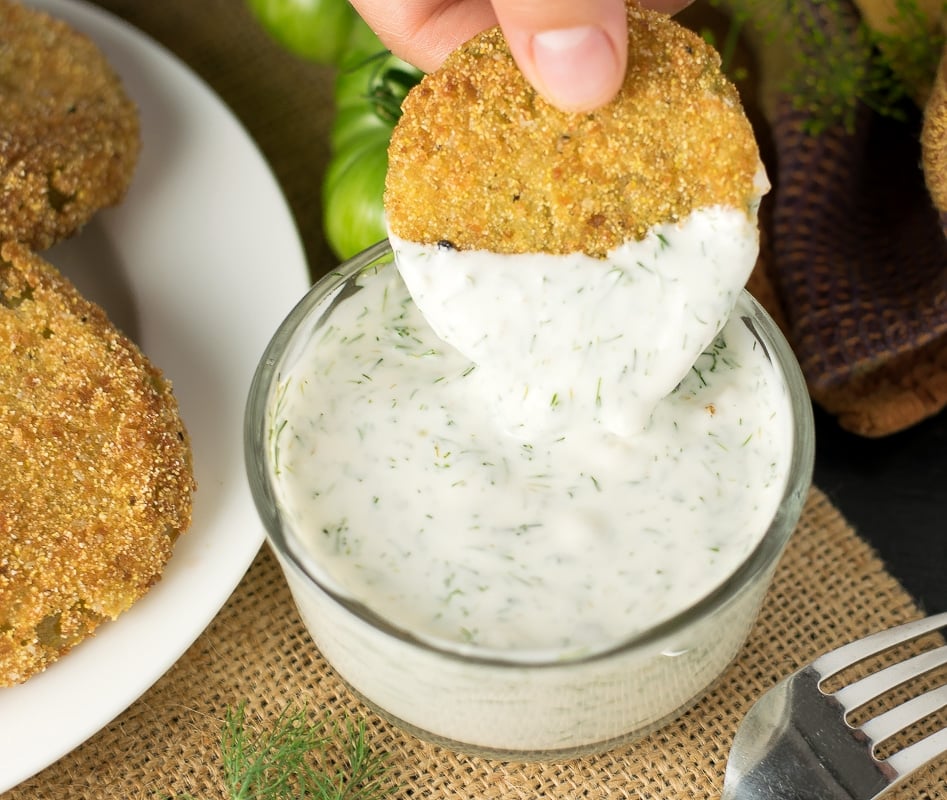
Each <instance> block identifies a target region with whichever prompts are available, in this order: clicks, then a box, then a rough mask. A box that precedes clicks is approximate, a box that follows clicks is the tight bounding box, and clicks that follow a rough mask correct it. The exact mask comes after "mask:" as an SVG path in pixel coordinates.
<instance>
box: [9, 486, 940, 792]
mask: <svg viewBox="0 0 947 800" xmlns="http://www.w3.org/2000/svg"><path fill="white" fill-rule="evenodd" d="M919 615H920V611H919V609H918V608H917V607H916V606H915V605H914V603H913V602H912V600H911V598H910V597H909V596H908V595H907V594H906V593H905V592H904V590H903V589H902V588H901V587H900V585H899V584H898V583H897V582H896V581H895V580H894V579H893V578H892V577H891V576H890V575H889V574H888V573H887V572H886V571H885V569H884V566H883V564H882V563H881V562H880V561H879V560H878V558H877V557H876V556H875V554H874V553H873V552H872V551H871V550H870V548H869V547H868V546H867V545H866V544H865V543H864V541H863V540H862V539H860V538H859V537H858V536H857V535H856V534H855V532H854V531H853V530H852V529H851V527H850V526H849V525H848V524H847V523H846V522H845V520H844V519H843V518H842V517H841V515H840V514H839V513H838V511H837V510H836V509H835V508H834V506H833V505H832V504H831V503H830V502H829V501H828V500H827V499H826V498H825V496H824V495H822V494H821V493H820V492H819V491H818V490H813V492H812V494H811V496H810V498H809V501H808V503H807V505H806V508H805V511H804V513H803V517H802V520H801V522H800V525H799V527H798V529H797V531H796V532H795V533H794V535H793V538H792V540H791V542H790V545H789V547H788V548H787V551H786V553H785V555H784V557H783V559H782V561H781V562H780V566H779V568H778V570H777V574H776V577H775V580H774V583H773V586H772V588H771V591H770V592H769V594H768V596H767V599H766V601H765V603H764V607H763V609H762V612H761V615H760V617H759V620H758V622H757V624H756V626H755V628H754V629H753V631H752V633H751V635H750V638H749V640H748V642H747V644H746V646H745V648H744V649H743V651H742V652H741V653H740V655H739V656H738V658H737V659H736V661H735V662H734V663H733V664H732V665H731V666H730V668H729V669H728V670H727V671H726V673H725V674H724V675H723V676H722V678H721V679H720V680H719V681H718V682H717V684H716V685H715V687H714V688H713V689H712V691H711V692H710V693H709V694H708V695H706V696H705V697H704V698H703V699H702V700H701V701H700V702H698V704H697V705H696V706H694V707H693V708H692V709H691V710H690V711H689V712H687V713H686V714H685V715H684V716H683V717H681V718H680V719H679V720H677V721H676V722H673V723H671V724H669V725H667V726H666V727H664V728H663V729H661V730H659V731H657V732H655V733H654V734H652V735H650V736H648V737H647V738H645V739H643V740H640V741H638V742H636V743H633V744H630V745H626V746H623V747H620V748H618V749H617V750H615V751H613V752H610V753H608V754H606V755H601V756H594V757H587V758H582V759H576V760H572V761H567V762H564V763H546V764H510V763H502V762H494V761H490V760H485V759H481V758H471V757H465V756H462V755H457V754H455V753H452V752H450V751H448V750H445V749H442V748H440V747H436V746H433V745H429V744H425V743H423V742H421V741H419V740H418V739H415V738H413V737H411V736H410V735H407V734H404V733H401V732H400V731H398V730H397V729H395V728H393V727H391V726H390V725H389V724H388V723H386V722H385V721H383V720H382V719H380V718H379V717H377V716H376V715H374V714H373V713H372V712H370V711H369V710H367V709H366V708H365V707H364V706H362V705H361V704H360V702H359V701H358V700H356V699H355V698H354V697H353V696H352V695H351V694H350V693H349V692H348V690H347V689H346V688H345V686H344V685H343V684H342V683H341V682H340V681H339V680H338V679H337V678H336V676H335V675H334V673H333V671H332V669H331V668H330V667H329V666H328V665H327V664H326V663H325V662H324V660H323V659H322V658H321V656H320V655H319V653H318V652H317V651H316V649H315V647H314V646H313V644H312V642H311V640H310V639H309V636H308V634H307V632H306V629H305V627H304V626H303V624H302V622H301V621H300V619H299V617H298V616H297V612H296V610H295V606H294V605H293V601H292V598H291V596H290V593H289V590H288V588H287V586H286V584H285V583H284V581H283V578H282V574H281V572H280V570H279V567H278V565H277V563H276V561H275V559H274V558H273V557H272V555H271V554H270V553H269V551H268V550H266V549H264V550H262V551H261V553H260V555H259V556H258V557H257V559H256V561H255V562H254V563H253V565H252V566H251V568H250V569H249V571H248V573H247V575H246V577H245V579H244V580H243V582H242V583H241V584H240V585H239V586H238V588H237V590H236V591H235V593H234V594H233V596H232V597H231V598H230V601H229V602H228V603H227V604H226V606H225V607H224V608H223V609H222V611H221V612H220V614H219V615H218V617H217V618H216V619H215V620H214V622H213V623H212V625H211V626H210V627H209V628H208V630H207V631H206V632H205V633H204V634H203V635H202V636H201V637H200V638H199V639H198V640H197V642H195V644H194V645H193V646H192V647H191V648H190V649H189V650H188V651H187V652H186V653H185V655H184V656H183V657H182V658H181V659H180V661H179V662H178V663H177V664H176V665H175V666H174V667H172V669H171V670H170V671H169V672H168V673H167V674H166V675H165V676H164V677H163V678H162V679H161V680H160V681H159V682H158V683H157V684H156V685H155V686H154V687H152V688H151V689H150V690H149V691H148V692H147V693H146V694H145V695H144V696H143V697H142V698H141V699H140V700H139V701H138V702H136V703H135V704H134V705H133V706H131V707H130V708H129V709H128V710H127V711H126V712H125V713H123V714H122V715H121V716H119V717H118V718H117V719H116V720H114V721H113V722H112V723H111V724H110V725H109V726H108V727H106V728H105V729H104V730H102V731H100V732H99V733H98V734H97V735H95V736H94V737H93V738H92V739H90V740H89V741H88V742H86V743H85V744H83V745H82V746H80V747H79V748H78V749H77V750H75V751H73V752H72V753H71V754H69V755H67V756H65V757H64V758H63V759H61V760H60V761H59V762H57V763H56V764H54V765H52V766H51V767H48V768H47V769H46V770H44V771H43V772H41V773H40V774H39V775H37V776H35V777H34V778H32V779H30V780H28V781H26V782H25V783H24V784H21V785H20V786H19V787H17V788H15V789H13V790H11V791H10V792H8V793H7V794H6V795H4V800H66V799H67V798H68V800H76V799H77V798H111V797H115V798H129V799H131V798H152V799H153V798H158V797H167V796H169V795H170V796H175V795H178V794H182V793H190V794H193V795H194V796H196V797H199V798H205V799H206V800H212V799H216V798H226V797H227V795H226V793H225V792H224V789H223V786H222V783H221V780H220V774H221V772H220V767H221V765H220V751H219V735H220V729H221V722H222V717H223V714H224V712H225V710H226V708H227V707H228V706H234V705H235V704H237V703H240V702H241V701H246V702H247V707H246V708H247V715H248V719H249V721H250V724H251V725H253V726H261V727H262V728H265V727H266V726H267V725H268V724H271V723H272V722H273V720H274V718H275V717H276V715H277V714H278V713H279V711H280V710H281V709H283V708H284V707H285V706H286V704H287V703H301V702H306V703H307V704H308V706H309V707H310V708H311V709H313V712H314V713H318V710H325V709H327V710H329V711H331V713H332V714H333V715H334V716H336V717H337V718H342V717H344V716H345V715H350V716H351V717H358V718H363V719H365V721H366V726H367V731H368V740H369V742H370V743H371V746H372V748H373V749H375V750H377V751H380V752H385V753H388V754H389V755H388V759H389V760H388V764H389V767H390V772H389V778H390V781H391V783H392V785H397V786H398V787H399V788H397V789H396V790H395V791H394V793H393V795H392V797H393V798H399V799H400V798H412V800H417V799H418V798H432V800H433V799H434V798H471V800H473V799H474V798H486V799H488V800H492V799H493V798H496V800H499V799H500V798H504V799H506V798H510V799H511V800H527V799H530V798H545V797H549V798H563V799H565V798H588V799H589V800H597V799H598V798H640V799H641V800H656V799H657V798H672V799H676V798H681V799H682V800H684V799H687V800H690V798H694V799H695V800H699V799H700V798H714V797H718V796H719V793H720V789H721V786H722V780H723V772H724V769H725V766H726V759H727V754H728V751H729V747H730V743H731V740H732V737H733V734H734V731H735V730H736V727H737V725H738V723H739V721H740V719H741V718H742V716H743V714H744V713H745V712H746V710H747V708H748V707H749V705H750V704H751V703H752V702H753V701H754V700H755V699H756V698H757V697H758V696H759V695H760V694H761V693H762V692H763V691H764V690H766V689H767V688H769V687H770V686H772V685H773V684H774V683H775V682H776V681H777V680H779V679H780V678H781V677H782V676H784V675H786V674H788V673H789V672H791V671H793V670H794V669H796V668H797V667H799V666H801V665H802V664H803V663H804V662H806V661H807V660H809V659H810V658H812V657H813V656H815V655H817V654H818V653H819V652H821V651H824V650H826V649H828V648H831V647H834V646H836V645H839V644H842V643H844V642H845V641H848V640H850V639H853V638H856V637H859V636H862V635H864V634H866V633H868V632H871V631H874V630H877V629H881V628H884V627H887V626H889V625H893V624H896V623H899V622H902V621H905V620H907V619H909V618H914V617H917V616H919ZM76 690H77V691H81V687H76ZM50 724H55V720H50ZM891 796H892V798H916V799H925V800H926V799H927V798H930V799H931V800H933V798H944V797H947V759H944V760H942V763H940V764H934V765H932V766H931V767H930V768H928V769H927V770H926V771H925V772H924V773H922V774H919V775H917V776H915V777H914V778H912V779H911V780H910V781H909V782H908V783H907V784H906V785H904V786H903V787H901V788H900V789H898V790H897V791H896V793H894V794H892V795H891Z"/></svg>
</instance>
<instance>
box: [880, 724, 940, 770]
mask: <svg viewBox="0 0 947 800" xmlns="http://www.w3.org/2000/svg"><path fill="white" fill-rule="evenodd" d="M944 753H947V728H943V729H942V730H939V731H937V732H936V733H932V734H931V735H930V736H927V737H926V738H924V739H921V740H920V741H919V742H915V743H914V744H912V745H909V746H908V747H905V748H904V749H903V750H899V751H898V752H897V753H893V754H892V755H890V756H888V758H886V759H885V763H886V764H887V765H888V766H889V767H890V768H892V769H893V770H894V771H895V773H896V774H897V775H898V776H899V777H907V776H908V775H910V774H911V773H912V772H914V771H915V770H917V769H920V768H921V767H923V766H924V765H925V764H926V763H927V762H929V761H932V760H933V759H935V758H937V756H940V755H943V754H944Z"/></svg>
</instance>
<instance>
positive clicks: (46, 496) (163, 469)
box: [0, 242, 194, 686]
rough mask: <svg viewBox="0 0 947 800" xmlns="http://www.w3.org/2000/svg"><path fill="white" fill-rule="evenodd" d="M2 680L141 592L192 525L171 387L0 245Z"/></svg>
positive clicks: (41, 266)
mask: <svg viewBox="0 0 947 800" xmlns="http://www.w3.org/2000/svg"><path fill="white" fill-rule="evenodd" d="M0 348H2V351H0V686H9V685H13V684H16V683H20V682H22V681H24V680H26V679H27V678H29V677H30V676H31V675H33V674H35V673H37V672H39V671H41V670H42V669H44V668H45V667H46V666H47V665H48V664H49V663H50V662H51V661H53V660H55V659H56V658H58V657H59V656H61V655H63V654H64V653H65V652H66V651H68V650H69V649H70V648H71V647H72V646H73V645H75V644H76V643H78V642H79V641H80V640H82V639H83V638H85V637H86V636H88V635H90V634H91V633H93V632H94V630H95V629H96V627H97V626H98V625H99V624H101V623H102V622H103V621H105V620H107V619H113V618H115V617H116V616H117V615H118V614H120V613H121V612H123V611H125V610H126V609H127V608H128V607H129V606H130V605H131V604H132V603H133V602H134V601H135V600H137V599H138V598H140V597H141V596H142V595H143V594H144V593H145V592H146V591H147V590H148V588H149V587H150V586H152V585H153V584H154V583H155V582H156V581H157V580H158V578H159V577H160V575H161V572H162V570H163V568H164V566H165V563H166V562H167V560H168V558H169V557H170V555H171V551H172V547H173V544H174V542H175V539H176V538H177V537H178V535H179V534H180V533H181V532H183V531H184V530H185V529H186V528H187V527H188V526H189V524H190V519H191V497H192V491H193V489H194V479H193V472H192V466H191V453H190V444H189V441H188V436H187V433H186V431H185V428H184V426H183V424H182V422H181V419H180V418H179V415H178V408H177V403H176V401H175V399H174V396H173V395H172V393H171V386H170V384H169V383H168V381H166V380H165V379H164V378H163V377H162V375H161V373H160V372H159V371H158V370H157V369H156V368H155V367H154V366H152V365H151V364H150V363H149V362H148V360H147V359H146V358H145V357H144V356H143V355H142V353H141V352H140V351H139V349H138V348H137V347H136V346H135V345H134V344H133V343H132V342H130V341H129V340H128V339H127V338H126V337H125V336H124V335H122V334H121V333H120V332H119V331H118V330H116V329H115V327H114V326H113V325H112V324H111V323H110V322H109V320H108V318H107V317H106V315H105V313H104V312H103V311H102V309H101V308H99V307H98V306H96V305H94V304H93V303H90V302H89V301H87V300H85V299H83V298H82V297H81V296H80V295H79V294H78V293H77V292H76V290H75V288H74V287H73V286H72V284H71V283H69V281H68V280H66V278H64V277H63V276H62V275H61V274H60V273H59V272H58V271H56V269H55V268H53V267H52V266H51V265H50V264H48V263H46V262H45V261H43V260H42V259H41V258H39V257H38V256H36V255H34V254H33V253H31V252H30V251H29V250H28V249H27V248H26V247H24V246H22V245H20V244H17V243H10V242H8V243H6V244H4V245H2V246H0Z"/></svg>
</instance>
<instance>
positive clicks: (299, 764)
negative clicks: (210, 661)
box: [178, 703, 395, 800]
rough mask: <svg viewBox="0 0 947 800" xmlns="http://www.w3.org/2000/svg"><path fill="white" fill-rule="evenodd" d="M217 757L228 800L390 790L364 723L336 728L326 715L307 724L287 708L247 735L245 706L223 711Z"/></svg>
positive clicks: (374, 799)
mask: <svg viewBox="0 0 947 800" xmlns="http://www.w3.org/2000/svg"><path fill="white" fill-rule="evenodd" d="M220 753H221V770H222V776H221V777H222V780H223V783H224V786H225V787H226V791H227V797H228V800H290V799H292V800H383V798H386V797H388V796H389V795H390V794H391V793H392V791H393V790H394V788H395V787H394V786H392V785H391V784H390V783H389V781H388V780H387V765H386V763H385V762H386V756H385V755H384V754H376V753H374V752H373V751H372V749H371V748H370V747H369V745H368V742H367V741H366V737H365V723H364V721H361V720H360V721H358V722H357V723H356V722H352V721H351V720H345V721H344V722H342V723H339V722H337V721H333V720H331V719H330V718H329V716H328V714H327V715H325V716H324V717H322V718H321V719H317V720H316V721H314V722H313V721H311V720H310V719H309V714H308V712H307V710H306V708H305V707H302V708H295V709H294V708H292V707H290V706H287V707H286V708H284V709H283V711H282V712H280V714H279V716H278V717H277V718H276V720H275V721H274V723H273V725H272V727H270V728H269V729H266V730H262V731H258V732H254V731H251V730H250V727H249V725H248V722H247V718H246V703H240V704H239V705H238V706H237V707H236V708H230V709H228V710H227V713H226V715H225V717H224V723H223V728H222V730H221V737H220ZM178 800H197V799H196V798H194V797H193V796H192V795H178Z"/></svg>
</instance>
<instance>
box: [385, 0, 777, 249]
mask: <svg viewBox="0 0 947 800" xmlns="http://www.w3.org/2000/svg"><path fill="white" fill-rule="evenodd" d="M628 23H629V43H628V71H627V74H626V76H625V81H624V84H623V86H622V88H621V90H620V93H619V95H618V97H617V98H616V99H615V100H614V101H613V102H611V103H609V104H608V105H606V106H604V107H602V108H600V109H598V110H596V111H593V112H591V113H569V112H564V111H560V110H559V109H557V108H555V107H553V106H552V105H551V104H549V103H548V102H546V101H545V100H544V99H543V98H542V97H541V96H540V95H539V94H538V93H537V92H536V91H535V90H534V89H533V88H532V87H531V86H530V85H529V84H528V83H527V81H526V79H525V78H524V77H523V75H522V73H521V72H520V70H519V68H518V67H517V66H516V64H515V63H514V61H513V58H512V56H511V54H510V50H509V47H508V46H507V44H506V41H505V39H504V38H503V35H502V33H501V32H500V30H499V29H498V28H494V29H492V30H488V31H485V32H484V33H482V34H480V35H478V36H476V37H474V38H473V39H472V40H470V41H469V42H468V43H467V44H465V45H463V46H462V47H460V48H459V49H458V50H457V51H455V52H454V53H453V54H452V55H451V56H449V57H448V59H447V60H446V62H445V63H444V65H443V66H442V67H441V68H440V69H438V70H437V71H435V72H433V73H431V74H430V75H427V76H426V77H425V78H424V79H423V80H422V81H421V82H420V83H419V84H418V85H417V86H416V87H415V88H414V89H413V90H412V91H411V92H410V94H409V95H408V97H407V98H406V99H405V101H404V104H403V106H402V108H403V115H402V117H401V119H400V121H399V123H398V125H397V126H396V128H395V130H394V132H393V135H392V138H391V143H390V146H389V152H388V156H389V167H388V176H387V183H386V190H385V210H386V214H387V222H388V226H389V230H390V231H391V232H392V233H393V234H394V235H395V236H397V237H399V238H401V239H406V240H408V241H412V242H418V243H422V244H433V243H437V242H449V243H450V244H451V245H453V246H454V247H456V248H458V249H461V250H478V249H479V250H489V251H492V252H496V253H526V252H536V253H553V254H562V253H573V252H582V253H586V254H588V255H591V256H595V257H599V258H601V257H604V256H605V255H606V254H607V253H608V252H609V251H610V250H613V249H614V248H615V247H617V246H619V245H620V244H622V243H623V242H626V241H629V240H640V239H642V238H644V237H645V235H646V234H647V232H648V230H649V229H650V228H652V227H653V226H654V225H656V224H659V223H669V222H670V223H673V222H676V221H678V220H681V219H683V218H684V217H686V216H687V215H688V214H689V213H690V212H691V211H693V210H695V209H699V208H704V207H708V206H715V205H722V206H729V207H736V208H740V209H744V208H745V209H747V212H748V213H750V210H751V209H752V208H755V205H756V204H757V203H758V200H759V196H760V193H761V192H760V187H759V184H758V175H759V171H760V169H761V167H760V157H759V150H758V147H757V143H756V139H755V137H754V132H753V129H752V127H751V125H750V123H749V121H748V120H747V118H746V115H745V113H744V111H743V108H742V106H741V103H740V98H739V96H738V94H737V90H736V89H735V87H734V86H733V85H732V84H731V83H730V82H729V81H728V80H727V78H726V77H725V76H724V75H723V74H722V72H721V70H720V58H719V55H718V54H717V52H716V51H715V50H714V49H713V48H712V47H711V46H710V45H708V44H707V43H706V42H705V41H704V40H703V39H701V37H700V36H698V35H697V34H696V33H694V32H692V31H690V30H688V29H686V28H684V27H683V26H681V25H679V24H678V23H676V22H675V21H673V20H672V19H671V18H670V17H668V16H667V15H664V14H659V13H657V12H652V11H648V10H644V9H641V8H639V7H638V6H637V5H635V4H630V5H629V6H628Z"/></svg>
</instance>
